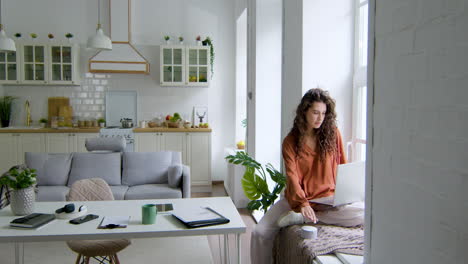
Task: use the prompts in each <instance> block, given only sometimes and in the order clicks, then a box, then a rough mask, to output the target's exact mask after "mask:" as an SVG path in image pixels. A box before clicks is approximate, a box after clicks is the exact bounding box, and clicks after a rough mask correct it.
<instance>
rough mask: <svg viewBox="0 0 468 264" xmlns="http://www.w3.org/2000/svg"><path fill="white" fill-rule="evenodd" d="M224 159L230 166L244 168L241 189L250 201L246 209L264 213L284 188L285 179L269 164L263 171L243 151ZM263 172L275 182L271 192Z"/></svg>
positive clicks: (261, 167)
mask: <svg viewBox="0 0 468 264" xmlns="http://www.w3.org/2000/svg"><path fill="white" fill-rule="evenodd" d="M225 159H226V160H227V161H228V162H229V163H231V164H236V165H237V164H239V165H242V166H244V167H245V173H244V176H243V177H242V189H244V193H245V196H247V198H249V199H250V202H249V203H248V204H247V209H249V210H251V211H253V210H263V212H265V213H266V212H267V211H268V209H269V208H270V206H271V205H272V204H273V203H274V202H275V200H276V199H277V198H278V195H279V194H280V193H281V191H282V190H283V189H284V187H285V186H286V177H285V176H284V175H283V174H282V173H281V172H279V171H277V170H276V169H275V168H274V167H273V166H272V165H271V164H270V163H268V164H267V165H266V168H265V169H264V168H263V166H262V165H261V164H260V163H259V162H257V161H256V160H254V159H253V158H252V157H250V156H249V154H247V153H245V152H244V151H237V152H236V154H235V155H229V156H226V157H225ZM265 170H266V171H267V172H268V174H270V178H271V179H272V180H273V181H274V182H275V186H274V188H273V191H270V189H269V188H268V184H267V178H266V173H265Z"/></svg>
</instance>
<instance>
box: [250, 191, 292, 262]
mask: <svg viewBox="0 0 468 264" xmlns="http://www.w3.org/2000/svg"><path fill="white" fill-rule="evenodd" d="M289 210H291V207H290V206H289V204H288V201H287V200H286V199H281V200H280V201H279V202H277V203H275V204H274V205H273V206H272V207H271V208H270V210H268V211H267V213H266V214H265V215H264V216H263V218H262V220H260V222H259V223H258V224H257V225H256V226H255V229H254V230H253V231H252V237H251V241H250V260H251V262H252V264H271V263H273V257H272V250H273V242H274V240H275V236H276V234H277V233H278V231H279V229H280V227H279V226H278V225H277V221H278V218H279V217H280V216H281V215H282V214H284V213H285V212H287V211H289Z"/></svg>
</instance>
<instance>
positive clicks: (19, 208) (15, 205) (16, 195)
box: [10, 186, 36, 215]
mask: <svg viewBox="0 0 468 264" xmlns="http://www.w3.org/2000/svg"><path fill="white" fill-rule="evenodd" d="M35 199H36V197H35V193H34V186H31V187H28V188H24V189H19V190H12V191H11V196H10V206H11V211H12V212H13V213H14V214H15V215H28V214H31V213H33V212H34V201H35Z"/></svg>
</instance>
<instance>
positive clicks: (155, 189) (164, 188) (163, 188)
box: [125, 184, 182, 200]
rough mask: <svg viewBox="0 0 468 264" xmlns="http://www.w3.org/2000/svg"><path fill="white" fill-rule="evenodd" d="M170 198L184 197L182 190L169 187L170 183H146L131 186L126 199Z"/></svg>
mask: <svg viewBox="0 0 468 264" xmlns="http://www.w3.org/2000/svg"><path fill="white" fill-rule="evenodd" d="M169 198H182V190H181V189H180V188H172V187H169V185H168V184H145V185H136V186H131V187H129V188H128V191H127V193H126V194H125V200H144V199H169Z"/></svg>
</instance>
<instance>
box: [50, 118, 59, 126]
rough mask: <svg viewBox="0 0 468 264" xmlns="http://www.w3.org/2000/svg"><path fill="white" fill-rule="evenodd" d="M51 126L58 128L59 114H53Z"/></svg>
mask: <svg viewBox="0 0 468 264" xmlns="http://www.w3.org/2000/svg"><path fill="white" fill-rule="evenodd" d="M50 127H51V128H58V116H52V117H51V119H50Z"/></svg>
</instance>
